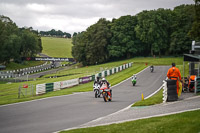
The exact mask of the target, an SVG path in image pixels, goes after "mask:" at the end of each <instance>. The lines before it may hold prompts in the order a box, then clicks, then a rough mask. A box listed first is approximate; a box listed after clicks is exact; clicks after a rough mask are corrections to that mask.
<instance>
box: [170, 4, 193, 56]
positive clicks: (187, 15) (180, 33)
mask: <svg viewBox="0 0 200 133" xmlns="http://www.w3.org/2000/svg"><path fill="white" fill-rule="evenodd" d="M173 13H174V14H173V24H172V25H171V27H172V34H171V41H170V53H171V54H172V55H182V54H183V53H188V52H189V50H190V49H191V44H192V39H191V38H190V37H189V36H188V32H189V31H190V29H191V27H192V23H193V18H194V6H193V5H181V6H177V7H175V8H174V10H173Z"/></svg>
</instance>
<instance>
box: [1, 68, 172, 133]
mask: <svg viewBox="0 0 200 133" xmlns="http://www.w3.org/2000/svg"><path fill="white" fill-rule="evenodd" d="M168 69H169V66H156V67H154V70H155V71H154V72H153V73H151V72H150V69H149V68H147V69H145V70H144V71H142V72H140V73H139V74H138V75H137V83H136V86H132V83H131V80H130V79H128V80H126V81H124V82H122V83H120V84H118V85H116V86H114V87H112V89H113V99H112V102H104V101H103V98H102V97H101V98H94V93H93V92H84V93H75V94H72V95H65V96H57V97H51V98H45V99H40V100H34V101H29V102H23V103H16V104H10V105H4V106H0V120H1V122H0V133H13V132H15V133H27V132H28V133H50V132H56V131H60V130H63V129H67V128H72V127H77V126H80V125H83V124H85V123H88V122H90V121H92V120H95V119H97V118H100V117H103V116H107V115H109V114H112V113H114V112H117V111H119V110H122V109H124V108H126V107H128V106H129V105H131V104H132V103H134V102H136V101H139V100H141V94H142V93H143V94H144V97H147V96H149V95H150V94H152V93H153V92H155V91H156V90H158V88H160V86H161V85H162V84H163V80H164V79H165V78H166V74H167V70H168ZM91 87H92V86H91Z"/></svg>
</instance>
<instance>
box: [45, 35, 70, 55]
mask: <svg viewBox="0 0 200 133" xmlns="http://www.w3.org/2000/svg"><path fill="white" fill-rule="evenodd" d="M42 47H43V50H42V53H44V54H46V55H48V56H50V57H63V58H64V57H68V58H70V57H72V55H71V48H72V43H71V39H66V38H54V37H42Z"/></svg>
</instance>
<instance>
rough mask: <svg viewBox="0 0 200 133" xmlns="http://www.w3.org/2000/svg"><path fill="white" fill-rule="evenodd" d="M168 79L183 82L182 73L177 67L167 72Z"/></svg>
mask: <svg viewBox="0 0 200 133" xmlns="http://www.w3.org/2000/svg"><path fill="white" fill-rule="evenodd" d="M167 77H168V78H169V79H174V80H177V79H178V78H179V80H181V73H180V71H179V69H178V68H176V67H172V68H170V69H169V70H168V72H167Z"/></svg>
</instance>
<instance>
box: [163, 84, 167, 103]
mask: <svg viewBox="0 0 200 133" xmlns="http://www.w3.org/2000/svg"><path fill="white" fill-rule="evenodd" d="M162 88H163V103H166V101H167V82H166V81H165V80H163V85H162Z"/></svg>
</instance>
